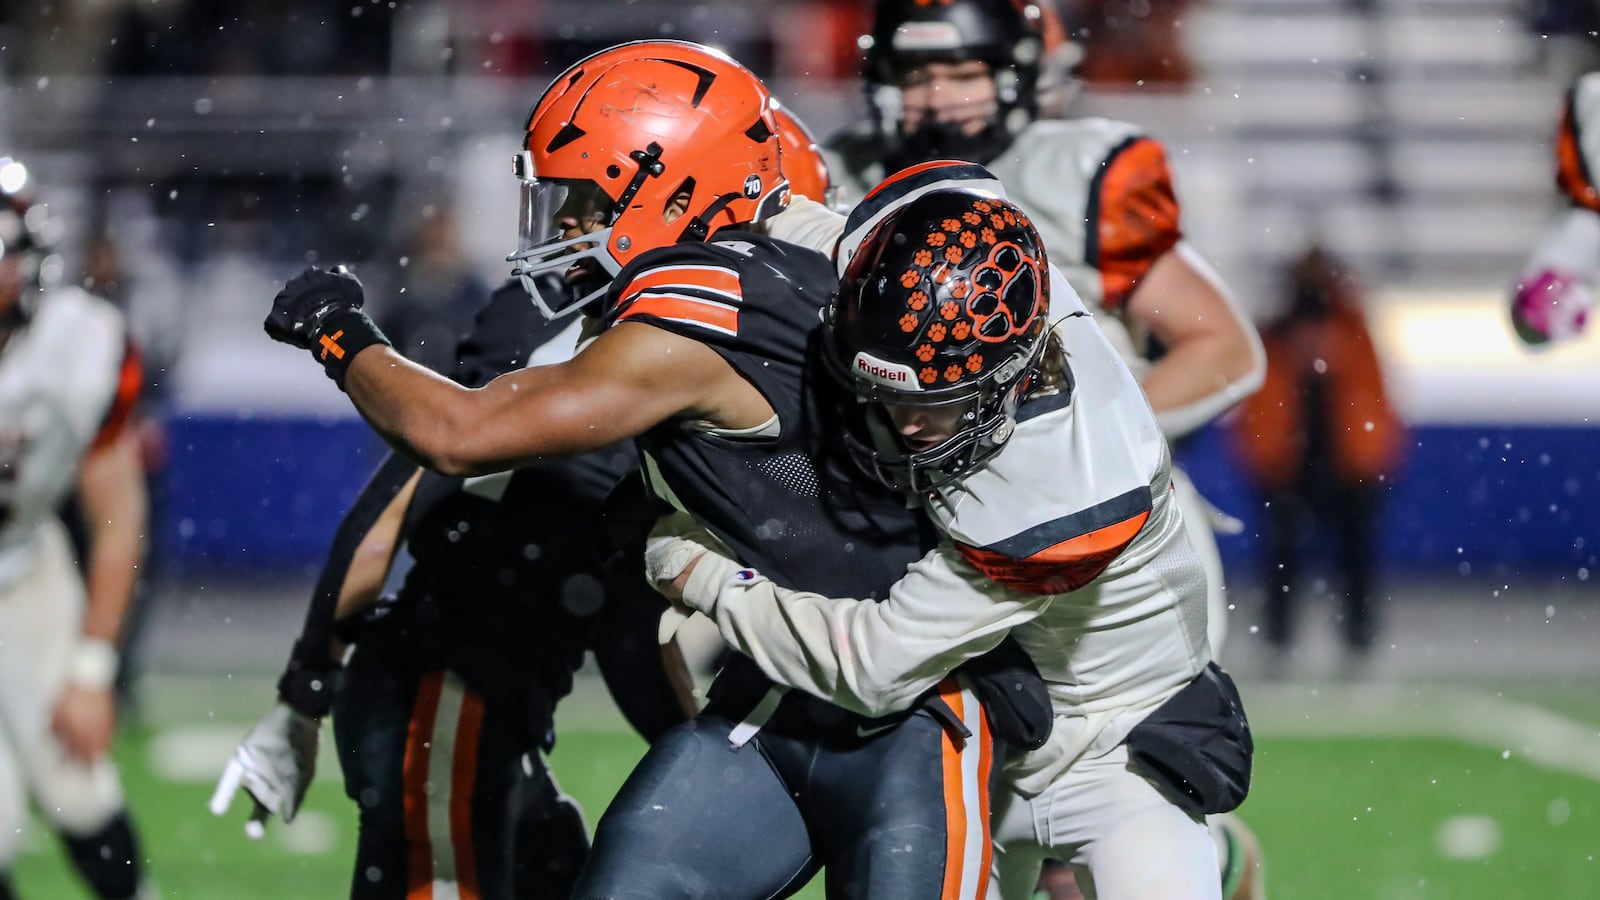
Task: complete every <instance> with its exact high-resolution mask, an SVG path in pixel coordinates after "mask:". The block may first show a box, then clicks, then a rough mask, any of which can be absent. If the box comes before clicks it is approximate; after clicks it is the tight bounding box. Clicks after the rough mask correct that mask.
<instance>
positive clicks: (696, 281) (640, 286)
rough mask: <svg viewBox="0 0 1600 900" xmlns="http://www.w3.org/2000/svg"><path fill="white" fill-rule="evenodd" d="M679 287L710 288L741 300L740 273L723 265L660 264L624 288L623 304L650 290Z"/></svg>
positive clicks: (710, 290)
mask: <svg viewBox="0 0 1600 900" xmlns="http://www.w3.org/2000/svg"><path fill="white" fill-rule="evenodd" d="M661 289H677V290H687V291H709V292H711V293H714V294H720V295H722V296H725V297H727V298H729V299H731V300H740V299H743V297H744V292H743V291H742V290H741V289H740V287H739V273H738V272H736V271H734V270H733V269H726V268H723V267H721V266H661V267H660V268H655V269H651V270H649V271H648V272H644V273H641V274H640V275H638V276H637V277H635V278H634V279H633V280H632V281H630V282H628V286H627V287H626V288H624V289H623V291H622V295H621V296H622V305H624V306H625V305H627V303H628V301H629V300H632V299H633V298H634V297H636V296H638V295H639V294H641V293H643V292H644V291H649V290H661Z"/></svg>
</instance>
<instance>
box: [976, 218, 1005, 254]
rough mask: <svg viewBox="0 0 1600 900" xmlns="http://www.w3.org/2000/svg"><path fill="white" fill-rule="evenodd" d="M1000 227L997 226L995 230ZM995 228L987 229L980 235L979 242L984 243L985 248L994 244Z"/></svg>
mask: <svg viewBox="0 0 1600 900" xmlns="http://www.w3.org/2000/svg"><path fill="white" fill-rule="evenodd" d="M990 218H995V219H998V218H999V216H991V217H990ZM999 227H1000V226H999V225H996V226H995V227H994V228H999ZM994 228H985V229H984V230H983V231H981V232H979V233H978V240H980V241H983V244H984V246H985V247H987V246H989V245H990V244H993V243H994Z"/></svg>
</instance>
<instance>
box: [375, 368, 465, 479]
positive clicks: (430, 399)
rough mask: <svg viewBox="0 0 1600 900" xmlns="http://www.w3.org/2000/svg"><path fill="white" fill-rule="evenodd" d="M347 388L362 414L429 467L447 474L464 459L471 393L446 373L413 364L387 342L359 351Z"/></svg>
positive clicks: (392, 443) (386, 437)
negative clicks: (462, 424)
mask: <svg viewBox="0 0 1600 900" xmlns="http://www.w3.org/2000/svg"><path fill="white" fill-rule="evenodd" d="M345 390H346V392H347V393H348V394H349V395H350V401H351V402H352V403H354V404H355V406H356V409H357V410H359V411H360V413H361V415H362V417H363V418H365V419H366V420H367V422H368V423H369V424H370V425H372V427H373V429H374V430H376V431H377V432H378V434H379V435H381V436H382V437H383V439H384V440H385V441H387V442H388V443H389V444H390V446H392V447H394V448H395V449H397V450H399V451H401V452H402V453H405V454H406V455H407V456H410V457H411V458H412V459H415V460H417V461H418V462H420V463H422V464H423V465H425V466H427V467H428V468H431V469H434V470H436V471H439V472H443V473H445V474H447V475H456V474H466V473H464V472H459V471H455V470H456V469H458V468H460V467H461V466H463V465H464V463H463V461H462V460H461V459H460V457H459V454H457V453H455V452H453V451H454V450H456V449H457V448H458V447H459V446H460V441H459V440H458V439H453V438H452V435H454V436H456V438H459V436H460V434H461V432H460V431H459V429H458V423H459V422H460V421H463V420H464V419H465V417H464V416H462V415H461V414H460V412H458V409H459V408H460V407H463V406H468V405H470V393H471V392H469V391H468V390H467V389H466V388H463V387H461V386H459V385H457V384H455V383H454V382H452V381H450V380H449V379H447V378H444V377H442V376H439V375H436V374H434V373H433V372H430V371H429V370H427V369H425V368H423V367H422V366H419V365H417V364H416V363H413V362H411V361H410V360H408V359H406V358H405V357H404V356H401V355H400V354H399V353H397V352H396V351H395V350H393V349H392V348H390V347H385V346H381V345H375V346H372V347H368V348H366V349H365V350H363V351H361V353H360V354H359V355H357V356H356V358H355V359H354V360H352V361H351V363H350V368H349V371H348V372H347V373H346V375H345Z"/></svg>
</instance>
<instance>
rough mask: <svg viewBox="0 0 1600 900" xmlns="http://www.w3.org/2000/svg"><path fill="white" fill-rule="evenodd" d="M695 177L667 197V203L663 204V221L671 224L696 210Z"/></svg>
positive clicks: (686, 180)
mask: <svg viewBox="0 0 1600 900" xmlns="http://www.w3.org/2000/svg"><path fill="white" fill-rule="evenodd" d="M694 189H695V183H694V177H693V176H690V177H688V178H685V179H684V180H683V183H682V184H680V185H678V187H677V189H676V190H674V191H673V192H672V193H671V194H669V195H667V202H666V203H664V204H662V207H661V219H662V221H664V222H671V221H672V220H674V219H676V218H678V217H679V216H681V215H684V214H686V213H687V212H688V211H689V210H691V209H694Z"/></svg>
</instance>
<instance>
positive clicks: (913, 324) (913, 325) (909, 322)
mask: <svg viewBox="0 0 1600 900" xmlns="http://www.w3.org/2000/svg"><path fill="white" fill-rule="evenodd" d="M900 330H901V331H904V332H907V333H910V332H913V331H916V330H917V317H916V316H913V315H912V314H911V313H906V314H905V315H903V316H901V317H900Z"/></svg>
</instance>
